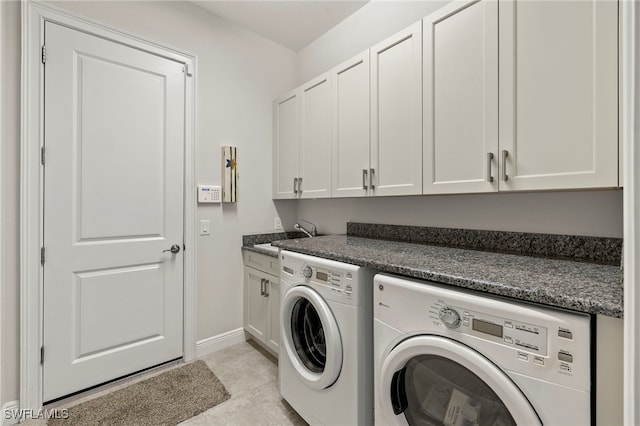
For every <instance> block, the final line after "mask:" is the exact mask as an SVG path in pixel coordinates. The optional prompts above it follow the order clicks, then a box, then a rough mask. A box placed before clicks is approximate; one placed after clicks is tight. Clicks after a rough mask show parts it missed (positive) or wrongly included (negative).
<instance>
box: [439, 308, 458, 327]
mask: <svg viewBox="0 0 640 426" xmlns="http://www.w3.org/2000/svg"><path fill="white" fill-rule="evenodd" d="M439 317H440V320H441V321H442V322H443V323H444V325H446V326H447V328H458V327H460V314H459V313H458V312H457V311H456V310H455V309H451V308H449V307H447V306H445V307H444V308H442V309H440V314H439Z"/></svg>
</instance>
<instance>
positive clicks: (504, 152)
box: [502, 149, 509, 182]
mask: <svg viewBox="0 0 640 426" xmlns="http://www.w3.org/2000/svg"><path fill="white" fill-rule="evenodd" d="M508 156H509V151H507V150H506V149H503V150H502V180H503V181H505V182H506V181H508V180H509V175H507V157H508Z"/></svg>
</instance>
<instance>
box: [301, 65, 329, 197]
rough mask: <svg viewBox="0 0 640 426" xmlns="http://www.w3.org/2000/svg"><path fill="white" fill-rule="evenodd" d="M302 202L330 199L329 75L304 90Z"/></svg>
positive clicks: (302, 91)
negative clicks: (304, 200)
mask: <svg viewBox="0 0 640 426" xmlns="http://www.w3.org/2000/svg"><path fill="white" fill-rule="evenodd" d="M300 101H301V104H302V105H301V107H302V114H301V117H302V119H301V127H302V128H301V131H302V139H301V140H302V143H301V152H300V154H301V155H300V163H301V167H300V171H301V177H302V182H301V184H300V186H301V188H300V189H301V190H302V194H301V198H326V197H330V196H331V82H330V80H329V74H328V73H326V74H324V75H322V76H320V77H318V78H316V79H314V80H312V81H310V82H309V83H307V84H306V85H305V86H303V87H302V89H301V90H300Z"/></svg>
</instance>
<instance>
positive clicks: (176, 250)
mask: <svg viewBox="0 0 640 426" xmlns="http://www.w3.org/2000/svg"><path fill="white" fill-rule="evenodd" d="M167 251H170V252H171V253H173V254H176V253H179V252H180V246H179V245H178V244H174V245H172V246H171V248H170V249H166V250H162V252H163V253H164V252H167Z"/></svg>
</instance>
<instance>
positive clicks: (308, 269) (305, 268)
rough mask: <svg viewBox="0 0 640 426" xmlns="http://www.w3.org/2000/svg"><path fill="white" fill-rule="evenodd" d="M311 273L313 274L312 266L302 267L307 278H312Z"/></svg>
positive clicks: (303, 274)
mask: <svg viewBox="0 0 640 426" xmlns="http://www.w3.org/2000/svg"><path fill="white" fill-rule="evenodd" d="M311 275H313V270H312V269H311V267H310V266H305V267H304V268H302V276H303V277H305V278H311Z"/></svg>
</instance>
